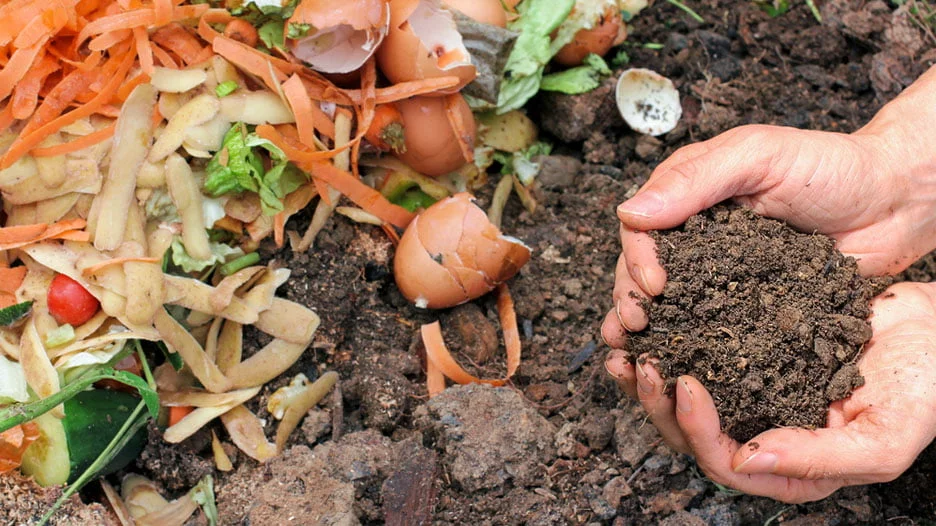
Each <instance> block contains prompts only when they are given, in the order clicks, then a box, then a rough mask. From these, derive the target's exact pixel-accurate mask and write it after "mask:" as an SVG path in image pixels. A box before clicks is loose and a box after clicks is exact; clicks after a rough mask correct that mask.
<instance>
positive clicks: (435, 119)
mask: <svg viewBox="0 0 936 526" xmlns="http://www.w3.org/2000/svg"><path fill="white" fill-rule="evenodd" d="M455 97H457V98H458V102H457V103H456V104H455V111H457V112H459V113H460V114H461V119H462V122H464V123H465V126H466V127H467V130H466V133H467V135H468V137H465V138H464V141H465V142H466V143H467V144H470V145H474V142H475V136H476V135H477V125H476V124H475V119H474V115H473V114H472V113H471V108H470V107H468V103H467V102H465V99H464V98H463V97H462V96H461V95H455ZM396 107H397V109H398V110H399V111H400V114H401V116H402V118H403V128H404V129H405V130H406V133H405V134H404V136H403V137H404V141H405V148H404V149H403V151H402V152H399V153H397V154H396V156H397V157H398V158H399V159H400V160H401V161H403V162H404V163H406V164H407V165H409V167H410V168H412V169H414V170H416V171H417V172H420V173H422V174H425V175H428V176H431V177H438V176H440V175H444V174H447V173H449V172H453V171H455V170H458V169H459V168H461V167H462V166H464V165H465V164H466V163H467V162H468V160H467V159H465V156H464V154H463V152H462V148H461V146H460V145H459V138H458V136H457V135H456V133H455V130H454V129H453V128H452V124H451V123H450V122H449V118H448V115H447V113H446V107H445V99H444V98H442V97H427V96H422V97H420V96H417V97H410V98H408V99H404V100H401V101H399V102H397V103H396Z"/></svg>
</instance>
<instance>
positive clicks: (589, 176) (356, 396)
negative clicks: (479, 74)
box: [0, 0, 936, 525]
mask: <svg viewBox="0 0 936 526" xmlns="http://www.w3.org/2000/svg"><path fill="white" fill-rule="evenodd" d="M688 3H689V5H691V6H692V7H693V9H694V10H695V11H697V12H698V13H699V14H700V15H702V17H704V19H705V21H706V22H705V23H704V24H703V23H698V22H696V21H694V20H692V19H691V18H690V17H689V16H687V15H686V14H685V13H684V12H682V11H680V10H679V9H677V8H676V7H674V6H672V5H671V4H669V3H666V2H664V1H662V0H658V1H657V2H656V3H655V4H654V5H653V6H651V7H649V8H648V9H646V10H645V11H644V12H642V13H641V14H640V15H639V16H638V17H637V18H636V19H635V20H634V22H633V24H632V26H631V28H632V31H631V34H630V35H629V37H628V45H627V46H625V47H623V48H622V49H624V50H625V51H626V52H627V53H628V55H629V56H630V64H629V66H633V67H646V68H650V69H653V70H656V71H658V72H660V73H662V74H663V75H666V76H668V77H669V78H671V79H672V80H673V81H674V83H675V84H676V86H677V87H678V89H679V91H680V94H681V95H682V103H683V110H684V111H683V118H682V121H681V123H680V125H679V126H678V127H677V128H676V130H674V131H672V132H670V133H669V134H667V135H664V136H662V137H660V138H656V139H655V138H651V137H641V136H639V135H638V134H636V133H634V132H632V131H630V130H628V128H627V127H626V125H625V124H624V123H623V122H622V121H621V120H620V118H619V117H618V113H617V110H616V108H615V107H614V102H613V89H612V87H613V79H611V80H609V81H608V82H606V83H605V85H603V86H602V87H601V88H599V89H598V90H596V91H594V92H592V93H590V94H586V95H582V96H575V97H573V96H565V95H548V96H540V97H539V98H538V99H536V100H535V101H534V103H533V104H532V106H531V111H530V114H531V116H532V117H533V118H534V120H535V121H537V122H538V123H539V124H540V126H541V129H542V131H543V134H544V135H545V136H546V137H547V138H550V139H551V140H553V141H554V142H555V143H556V150H555V152H554V155H552V156H550V157H547V158H544V159H542V161H543V166H544V168H543V172H542V173H541V174H540V176H539V185H540V186H539V189H538V190H537V191H536V197H537V198H538V200H539V203H540V205H541V206H540V207H539V208H538V209H537V211H536V212H535V213H534V214H529V213H527V212H526V211H524V210H523V209H522V207H521V206H520V205H519V203H517V202H516V200H515V198H512V200H511V202H510V203H509V205H508V207H507V211H506V213H505V219H504V230H505V231H506V232H507V233H509V234H511V235H514V236H517V237H519V238H521V239H523V240H524V241H525V242H526V243H527V244H528V245H529V246H531V247H532V248H533V258H532V259H531V261H530V263H529V264H528V265H527V266H526V267H525V268H524V269H523V270H522V271H521V273H520V275H519V276H518V277H516V278H515V279H514V280H512V282H511V283H510V286H511V291H512V293H513V295H514V300H515V302H516V307H517V313H518V319H519V321H520V324H521V337H522V339H523V345H524V350H523V360H522V362H521V367H520V371H519V373H518V374H517V376H515V377H514V379H513V381H512V385H511V386H508V387H504V388H499V389H494V388H490V387H487V386H483V385H472V386H464V387H453V388H450V389H448V390H447V391H446V392H444V393H443V394H441V395H439V396H437V397H435V398H433V399H432V400H431V401H429V400H427V397H426V395H425V393H426V390H425V375H424V373H423V371H422V364H421V358H420V351H421V349H420V347H419V343H418V341H417V339H416V335H417V332H418V328H419V325H420V324H422V323H426V322H431V321H434V320H436V319H440V318H441V320H442V322H443V325H444V326H445V332H446V340H447V342H448V343H449V345H450V348H451V349H452V350H453V352H454V353H455V354H456V357H457V358H458V359H459V360H460V361H461V363H463V364H466V367H467V368H468V369H469V370H471V371H473V372H475V373H477V374H479V375H483V376H484V377H489V378H496V377H501V376H502V375H503V371H504V358H503V351H502V350H498V349H496V345H497V343H498V341H499V333H498V327H499V325H498V323H497V316H496V311H495V308H494V301H493V299H492V298H482V299H480V300H478V301H475V302H473V303H471V304H469V305H466V306H462V307H459V308H456V309H451V310H447V311H438V312H435V311H434V312H425V311H420V310H417V309H415V308H413V307H412V306H410V305H408V304H407V303H406V301H405V300H404V299H403V298H402V297H401V296H400V294H399V292H398V291H397V290H396V287H395V285H394V284H393V277H392V247H391V245H390V244H389V242H388V241H387V239H386V236H385V235H384V234H383V233H382V232H381V231H379V229H374V228H372V227H368V226H358V225H354V224H352V223H350V222H348V221H346V220H345V219H343V218H341V217H336V218H335V219H334V220H333V221H332V222H331V223H330V225H329V227H328V229H327V230H326V231H325V232H323V234H322V235H320V237H319V240H318V241H317V243H316V246H315V247H314V248H313V249H312V250H311V251H310V252H308V253H306V254H299V255H293V254H292V253H291V252H290V251H288V250H284V251H279V252H277V251H274V250H273V249H272V247H266V249H265V250H266V255H267V256H268V258H272V259H275V260H277V261H279V262H280V263H282V264H283V265H286V266H288V267H289V268H291V269H292V270H293V274H292V278H291V279H290V281H289V282H288V283H287V284H286V285H285V286H284V287H283V288H282V289H281V292H280V293H281V294H282V295H284V296H286V297H288V298H289V299H293V300H296V301H300V302H302V303H304V304H306V305H308V306H309V307H311V308H313V309H315V310H316V311H317V312H318V313H319V314H320V315H321V317H322V327H321V329H320V330H319V332H318V334H317V335H316V339H315V342H314V344H313V347H312V349H310V350H309V351H307V352H306V354H305V356H304V357H303V359H302V360H301V362H300V363H299V364H297V365H296V366H295V367H294V368H293V369H291V370H290V371H289V372H288V374H286V375H283V377H281V378H280V379H278V380H277V381H275V382H272V383H271V384H270V385H268V386H267V387H266V388H265V389H264V391H263V392H262V393H261V396H260V397H258V400H257V402H256V403H255V405H254V406H253V409H254V410H255V411H256V412H257V413H258V414H259V416H260V417H261V418H265V419H266V421H267V424H268V428H269V429H268V431H269V430H271V429H272V428H273V427H274V426H273V420H272V417H271V416H270V415H269V414H268V413H266V411H265V409H264V407H265V403H266V400H267V398H268V396H269V394H270V393H272V392H273V391H274V390H275V389H276V388H278V387H280V386H282V385H284V384H286V383H288V381H289V378H291V377H292V376H293V375H295V374H296V373H299V372H303V373H305V374H306V375H307V376H309V377H315V376H317V375H320V374H321V373H322V372H323V371H325V370H336V371H338V372H339V374H340V376H341V380H340V384H339V389H340V396H337V397H331V399H330V401H327V403H325V404H323V405H322V406H321V407H320V408H319V409H317V410H315V411H313V412H312V413H310V415H309V416H308V417H307V418H306V419H305V421H304V423H303V426H302V428H301V430H299V431H297V432H296V433H294V436H293V438H292V440H291V442H290V447H289V449H288V450H287V451H286V452H285V453H284V454H283V455H282V456H281V457H279V458H277V459H274V460H272V461H270V462H268V463H267V464H263V465H260V464H258V463H256V462H254V461H252V460H250V459H249V458H247V457H245V456H243V455H241V454H238V453H236V451H235V450H234V448H233V447H232V448H230V450H229V451H230V453H232V455H233V457H232V458H233V459H234V462H235V470H234V471H232V472H230V473H218V472H215V471H214V469H213V462H212V460H211V455H210V447H209V437H210V435H207V434H205V433H207V430H205V433H200V434H198V435H196V436H195V437H193V438H192V439H190V440H188V441H187V442H186V443H184V444H181V445H168V444H164V443H163V442H162V441H161V440H160V439H159V437H158V432H157V431H155V430H151V440H150V444H149V446H148V447H147V449H146V451H145V452H144V454H143V455H142V456H141V458H140V459H139V460H138V461H137V463H136V465H135V466H132V467H131V468H132V470H134V471H138V472H142V473H143V474H145V475H147V476H150V477H152V478H154V479H155V480H156V481H157V482H158V483H159V484H160V485H161V486H162V487H163V488H164V489H165V490H166V491H167V492H169V493H170V494H171V495H173V496H178V495H180V494H182V493H183V492H184V491H186V490H187V489H188V488H190V487H191V486H192V485H194V484H195V483H196V482H197V480H198V479H199V478H200V477H201V476H203V475H204V474H206V473H214V475H215V484H216V492H217V501H218V507H219V510H220V512H221V517H222V523H223V524H254V525H261V524H262V525H279V524H303V525H307V524H335V525H337V524H357V523H361V524H382V523H387V524H541V525H547V524H589V523H593V524H615V525H623V524H673V525H701V524H718V525H735V524H758V525H760V524H766V523H768V522H771V521H772V522H773V523H777V522H782V523H786V524H864V523H876V524H885V523H886V524H893V525H900V524H925V523H927V521H929V522H930V523H936V450H934V448H933V447H930V448H929V449H928V450H927V451H926V452H924V453H923V455H922V456H921V457H920V458H919V459H918V461H917V462H916V463H915V464H914V466H913V467H912V468H911V469H910V470H909V471H908V472H907V473H905V474H904V475H903V476H902V477H900V478H898V479H897V480H896V481H894V482H891V483H888V484H880V485H873V486H863V487H855V488H847V489H844V490H841V491H839V492H837V493H836V494H834V495H832V496H831V497H829V498H827V499H825V500H823V501H820V502H816V503H811V504H804V505H796V506H793V505H786V504H782V503H778V502H776V501H772V500H769V499H764V498H758V497H750V496H745V495H740V494H737V493H735V492H732V491H729V490H727V489H726V488H722V487H718V486H716V485H715V484H713V483H712V482H711V481H709V480H708V479H706V478H705V477H704V476H703V474H702V473H701V472H700V471H699V470H698V469H697V467H696V466H695V463H694V462H693V460H692V459H691V458H690V457H687V456H684V455H680V454H677V453H674V452H673V451H671V450H670V449H668V448H667V447H666V446H665V445H664V444H662V442H661V440H660V438H659V435H658V434H657V432H656V431H655V430H654V428H653V426H652V425H651V424H650V423H649V422H648V421H647V415H646V414H645V412H644V411H643V410H642V409H641V408H640V407H639V406H638V405H637V404H635V403H633V402H630V401H628V400H626V399H623V398H622V397H621V395H620V393H619V392H618V390H617V388H616V387H615V385H614V384H613V383H612V382H611V381H609V380H608V379H607V378H606V376H605V374H604V369H603V366H602V361H603V357H604V355H605V354H606V353H607V351H608V349H607V348H606V347H605V346H604V345H603V344H602V343H601V340H600V337H599V326H600V323H601V320H602V318H603V316H604V314H605V312H607V311H608V310H609V309H610V308H611V291H612V287H613V272H614V265H615V261H616V258H617V256H618V252H619V241H618V237H617V219H616V218H615V215H614V208H615V206H616V205H617V204H618V203H620V202H621V201H623V200H624V199H625V198H627V197H629V196H630V195H632V194H633V192H635V191H636V189H637V188H638V187H639V185H640V184H641V183H642V182H643V181H645V180H646V178H647V177H648V176H649V174H650V172H651V171H652V169H653V168H654V167H655V166H656V165H657V164H658V163H659V162H660V161H662V160H663V159H665V158H666V156H667V155H669V154H671V153H672V152H673V151H675V150H676V149H677V148H679V147H680V146H683V145H685V144H689V143H691V142H694V141H699V140H704V139H707V138H710V137H712V136H714V135H717V134H718V133H720V132H722V131H725V130H728V129H730V128H732V127H734V126H738V125H742V124H751V123H764V124H778V125H785V126H794V127H800V128H809V129H820V130H830V131H837V132H851V131H854V130H856V129H857V128H859V127H860V126H861V125H863V124H864V123H865V122H867V121H868V120H869V119H870V118H871V117H872V116H873V115H874V113H875V112H876V111H877V110H878V109H879V108H880V107H881V106H882V105H883V104H884V103H886V102H887V101H888V100H890V99H891V98H893V97H894V96H895V95H897V94H898V93H899V92H900V91H901V90H902V89H903V88H904V87H906V86H907V85H909V84H910V83H911V82H912V81H913V80H914V79H915V78H916V77H917V76H919V74H920V73H922V72H923V71H924V70H925V69H926V68H927V67H928V66H929V65H931V64H932V63H933V62H934V61H936V50H934V42H936V40H934V38H933V35H932V34H928V33H925V32H924V31H922V30H921V29H920V28H919V26H918V25H916V24H915V23H914V21H913V20H912V19H911V18H910V15H909V14H908V12H907V11H906V9H905V8H902V9H897V8H896V6H893V5H891V4H889V3H884V2H880V1H872V2H867V1H857V0H828V1H825V2H823V1H821V0H817V3H818V4H819V7H820V9H821V13H822V18H823V21H822V23H821V24H820V23H818V22H817V21H816V20H815V19H814V18H813V16H812V15H811V13H810V11H809V9H808V8H807V6H806V5H805V2H802V1H800V0H792V1H791V4H793V5H792V8H791V9H790V11H789V12H788V13H786V14H784V15H782V16H779V17H776V18H770V17H769V16H767V15H766V14H765V13H764V12H762V11H761V10H760V9H758V8H757V7H756V6H754V5H753V4H751V3H749V2H745V1H738V0H734V1H728V0H724V1H722V0H705V1H698V2H696V1H691V2H688ZM647 43H651V44H660V45H661V47H660V49H652V48H647V47H643V44H647ZM652 47H656V46H652ZM612 54H613V53H612ZM496 177H497V176H496V175H492V178H493V179H495V180H496ZM479 197H480V199H481V201H482V204H483V205H484V206H486V203H487V201H488V197H489V193H485V192H481V195H480V196H479ZM307 222H308V217H304V218H303V217H301V216H300V217H299V218H298V219H297V221H296V222H295V223H290V225H289V228H295V229H302V228H304V226H305V223H307ZM934 277H936V263H934V260H933V259H932V258H931V257H928V258H924V260H923V261H921V262H919V263H917V265H916V266H915V267H914V268H913V269H911V270H910V271H909V272H908V273H907V274H906V275H905V276H904V278H905V279H913V280H919V281H929V280H931V279H932V278H934ZM263 343H264V342H263V341H262V340H261V339H260V336H258V335H254V336H252V337H250V338H248V345H247V349H246V351H245V352H246V353H250V352H254V351H255V350H256V349H258V348H259V346H261V345H262V344H263ZM216 427H217V432H218V434H219V436H220V437H221V438H222V440H224V439H226V435H225V434H224V432H223V428H221V427H220V426H216ZM115 480H117V479H115ZM54 493H55V490H50V491H47V492H44V493H43V492H40V491H39V490H38V489H32V488H30V487H29V484H27V483H26V482H20V481H17V480H16V479H13V478H11V477H0V509H2V510H4V511H3V513H10V514H12V515H11V518H10V519H9V520H11V521H13V523H18V522H19V521H25V520H28V519H29V518H30V517H34V516H35V514H36V513H38V512H40V511H41V510H42V509H43V503H48V502H51V500H53V499H54V496H55V495H54ZM84 497H85V499H86V500H91V499H93V498H95V497H96V492H95V490H94V489H93V488H92V489H90V490H88V491H86V492H85V495H84ZM14 510H15V511H14ZM68 515H69V517H70V518H63V519H62V520H59V521H58V523H59V524H89V523H96V524H97V523H106V522H107V520H113V518H110V519H108V518H107V514H106V512H105V511H104V510H103V509H101V508H100V505H97V504H94V505H91V506H81V505H79V504H74V505H73V506H72V507H71V509H70V512H69V513H68ZM60 516H62V517H64V516H65V514H64V513H63V514H61V515H60ZM89 521H90V522H89ZM0 522H2V521H0ZM192 522H193V523H201V522H203V519H202V518H196V519H193V520H192ZM4 524H5V523H4Z"/></svg>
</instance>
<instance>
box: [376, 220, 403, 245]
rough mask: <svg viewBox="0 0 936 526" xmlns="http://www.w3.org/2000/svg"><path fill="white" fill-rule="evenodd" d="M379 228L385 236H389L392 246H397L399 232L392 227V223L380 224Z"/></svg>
mask: <svg viewBox="0 0 936 526" xmlns="http://www.w3.org/2000/svg"><path fill="white" fill-rule="evenodd" d="M380 228H381V229H382V230H383V231H384V233H385V234H387V237H388V238H390V242H391V243H393V246H398V245H399V244H400V234H398V233H397V231H396V229H395V228H393V225H390V224H387V223H384V224H382V225H380Z"/></svg>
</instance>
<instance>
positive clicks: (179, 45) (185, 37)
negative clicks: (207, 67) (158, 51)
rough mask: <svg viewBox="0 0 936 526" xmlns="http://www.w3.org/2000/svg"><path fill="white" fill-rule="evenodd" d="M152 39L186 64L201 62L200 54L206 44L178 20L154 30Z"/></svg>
mask: <svg viewBox="0 0 936 526" xmlns="http://www.w3.org/2000/svg"><path fill="white" fill-rule="evenodd" d="M150 40H152V41H153V42H155V43H156V44H157V45H159V46H160V47H162V48H163V49H165V50H167V51H171V52H173V53H175V54H176V55H177V56H178V57H179V58H180V59H182V61H183V62H185V63H186V64H196V63H198V62H200V61H199V60H198V59H199V56H200V55H201V54H202V52H203V51H204V50H205V46H202V45H201V44H200V43H199V42H198V39H197V38H195V36H194V35H192V34H191V33H189V32H188V30H187V29H185V28H184V27H182V25H181V24H179V23H176V22H173V23H172V24H169V25H165V26H162V27H160V28H159V29H157V30H156V31H154V32H153V34H152V35H150Z"/></svg>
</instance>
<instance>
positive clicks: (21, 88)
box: [10, 55, 59, 119]
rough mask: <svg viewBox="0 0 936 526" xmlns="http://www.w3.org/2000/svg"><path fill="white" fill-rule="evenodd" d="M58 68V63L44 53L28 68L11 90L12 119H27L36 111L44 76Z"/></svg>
mask: <svg viewBox="0 0 936 526" xmlns="http://www.w3.org/2000/svg"><path fill="white" fill-rule="evenodd" d="M58 69H59V65H58V64H57V63H56V62H55V60H54V59H52V58H51V57H50V56H48V55H44V56H43V57H42V58H41V59H40V60H39V62H38V63H37V64H36V65H35V66H33V67H32V68H30V69H29V71H28V72H27V73H26V75H25V76H23V79H22V80H20V81H19V82H18V83H17V84H16V88H14V90H13V98H12V99H11V100H10V105H11V106H12V107H13V108H12V110H13V118H14V119H27V118H29V116H30V115H32V114H33V112H34V111H36V105H38V104H39V90H40V89H41V88H42V83H43V82H44V81H45V79H46V77H48V76H49V75H51V74H52V73H55V72H56V71H57V70H58Z"/></svg>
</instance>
